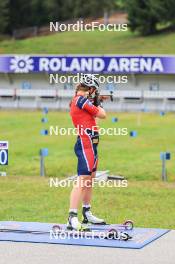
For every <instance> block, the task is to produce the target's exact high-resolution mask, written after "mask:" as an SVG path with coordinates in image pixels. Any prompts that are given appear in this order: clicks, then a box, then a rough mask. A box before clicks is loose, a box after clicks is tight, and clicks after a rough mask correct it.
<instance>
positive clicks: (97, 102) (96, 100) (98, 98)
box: [89, 91, 114, 106]
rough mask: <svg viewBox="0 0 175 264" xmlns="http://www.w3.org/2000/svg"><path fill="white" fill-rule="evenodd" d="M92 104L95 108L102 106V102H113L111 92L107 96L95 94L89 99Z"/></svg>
mask: <svg viewBox="0 0 175 264" xmlns="http://www.w3.org/2000/svg"><path fill="white" fill-rule="evenodd" d="M89 99H90V100H91V101H92V103H93V104H94V105H95V106H102V103H103V101H105V100H108V99H110V101H111V102H113V100H114V98H113V91H110V94H109V95H105V94H100V93H99V92H96V93H95V96H94V97H93V98H92V97H90V98H89Z"/></svg>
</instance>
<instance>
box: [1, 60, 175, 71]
mask: <svg viewBox="0 0 175 264" xmlns="http://www.w3.org/2000/svg"><path fill="white" fill-rule="evenodd" d="M0 72H1V73H30V72H31V73H32V72H33V73H40V72H48V73H75V74H76V73H80V72H81V73H101V74H123V73H126V74H132V73H133V74H175V56H114V55H113V56H110V55H106V56H98V55H96V56H82V55H76V56H75V55H74V56H73V55H69V56H64V55H59V56H48V55H42V56H38V55H32V56H29V55H7V56H5V55H2V56H0Z"/></svg>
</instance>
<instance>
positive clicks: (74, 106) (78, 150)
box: [70, 96, 99, 176]
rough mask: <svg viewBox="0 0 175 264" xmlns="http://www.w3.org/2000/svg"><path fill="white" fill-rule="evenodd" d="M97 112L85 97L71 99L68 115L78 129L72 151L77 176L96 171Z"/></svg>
mask: <svg viewBox="0 0 175 264" xmlns="http://www.w3.org/2000/svg"><path fill="white" fill-rule="evenodd" d="M98 111H99V109H98V108H97V107H96V106H94V105H93V104H92V103H91V102H90V100H89V99H87V98H86V97H83V96H75V97H74V98H73V99H72V102H71V106H70V115H71V117H72V122H73V124H74V126H75V127H76V128H77V129H78V137H77V142H76V144H75V147H74V151H75V154H76V156H77V158H78V166H77V174H78V175H79V176H80V175H91V173H92V172H94V171H96V170H97V163H98V154H97V146H98V142H99V133H98V128H97V125H96V120H95V117H96V115H97V113H98Z"/></svg>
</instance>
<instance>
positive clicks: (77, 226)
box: [67, 212, 82, 231]
mask: <svg viewBox="0 0 175 264" xmlns="http://www.w3.org/2000/svg"><path fill="white" fill-rule="evenodd" d="M67 229H68V230H76V231H80V230H81V229H82V225H81V223H80V222H79V221H78V215H77V213H74V212H70V213H69V218H68V222H67Z"/></svg>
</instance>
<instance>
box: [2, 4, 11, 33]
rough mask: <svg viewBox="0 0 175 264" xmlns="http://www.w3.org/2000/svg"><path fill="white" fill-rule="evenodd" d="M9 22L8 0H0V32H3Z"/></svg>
mask: <svg viewBox="0 0 175 264" xmlns="http://www.w3.org/2000/svg"><path fill="white" fill-rule="evenodd" d="M8 23H9V0H0V25H1V26H0V33H4V32H5V31H6V29H7V26H8Z"/></svg>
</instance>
